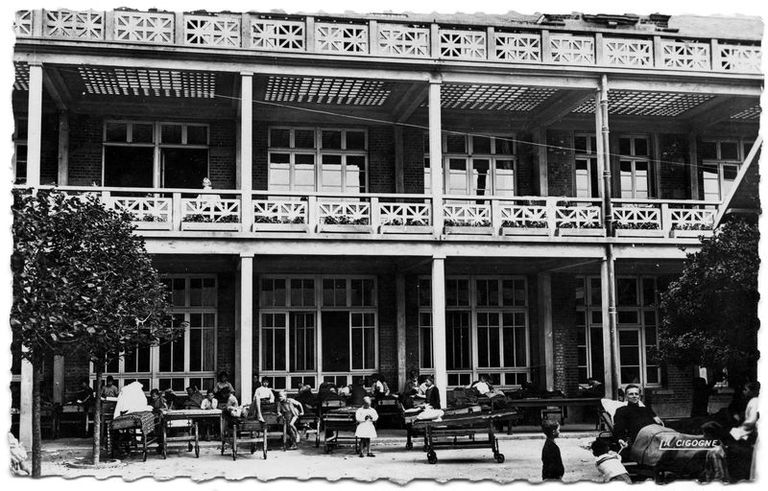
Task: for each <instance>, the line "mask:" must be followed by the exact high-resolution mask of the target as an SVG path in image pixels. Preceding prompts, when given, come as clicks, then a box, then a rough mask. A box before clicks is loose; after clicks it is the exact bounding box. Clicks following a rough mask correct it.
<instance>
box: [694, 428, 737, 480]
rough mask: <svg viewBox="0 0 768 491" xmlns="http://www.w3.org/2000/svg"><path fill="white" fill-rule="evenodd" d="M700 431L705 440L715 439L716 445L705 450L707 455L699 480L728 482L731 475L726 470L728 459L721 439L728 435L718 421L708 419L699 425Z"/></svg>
mask: <svg viewBox="0 0 768 491" xmlns="http://www.w3.org/2000/svg"><path fill="white" fill-rule="evenodd" d="M701 432H702V433H703V434H704V439H705V440H716V441H717V444H716V445H713V446H712V448H710V449H709V450H707V456H706V457H705V460H704V474H703V476H702V479H701V480H702V481H703V482H712V481H722V482H730V481H731V476H730V473H729V472H728V464H727V462H728V461H727V458H726V454H725V448H724V447H723V439H725V438H727V437H728V436H727V435H726V434H725V431H724V430H723V427H722V426H721V425H720V424H719V423H716V422H714V421H709V422H706V423H704V424H703V425H701Z"/></svg>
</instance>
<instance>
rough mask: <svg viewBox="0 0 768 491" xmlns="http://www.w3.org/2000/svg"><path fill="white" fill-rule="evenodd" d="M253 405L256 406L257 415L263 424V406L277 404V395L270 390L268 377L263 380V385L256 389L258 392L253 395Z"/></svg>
mask: <svg viewBox="0 0 768 491" xmlns="http://www.w3.org/2000/svg"><path fill="white" fill-rule="evenodd" d="M253 403H254V404H255V405H256V415H257V417H258V418H259V421H261V422H262V423H263V422H264V416H262V415H261V405H262V404H274V403H275V393H274V392H272V389H270V388H269V379H268V378H267V377H264V378H263V379H261V385H260V386H259V387H256V391H255V392H254V393H253Z"/></svg>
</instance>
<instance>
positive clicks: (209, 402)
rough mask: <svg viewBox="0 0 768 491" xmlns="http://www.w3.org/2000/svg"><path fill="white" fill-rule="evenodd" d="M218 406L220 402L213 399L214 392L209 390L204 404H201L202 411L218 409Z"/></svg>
mask: <svg viewBox="0 0 768 491" xmlns="http://www.w3.org/2000/svg"><path fill="white" fill-rule="evenodd" d="M218 406H219V401H217V400H216V398H215V397H213V391H211V389H208V392H206V394H205V399H203V402H201V403H200V409H216V408H217V407H218Z"/></svg>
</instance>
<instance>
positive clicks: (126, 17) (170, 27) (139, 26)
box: [115, 12, 174, 44]
mask: <svg viewBox="0 0 768 491" xmlns="http://www.w3.org/2000/svg"><path fill="white" fill-rule="evenodd" d="M173 33H174V16H173V14H168V13H161V12H115V39H116V40H118V41H135V42H140V43H158V44H171V43H173V42H174V39H173Z"/></svg>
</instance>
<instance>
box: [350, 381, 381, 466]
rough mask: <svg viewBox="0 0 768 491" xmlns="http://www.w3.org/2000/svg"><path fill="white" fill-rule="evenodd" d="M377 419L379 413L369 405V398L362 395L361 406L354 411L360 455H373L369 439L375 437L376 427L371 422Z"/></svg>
mask: <svg viewBox="0 0 768 491" xmlns="http://www.w3.org/2000/svg"><path fill="white" fill-rule="evenodd" d="M377 419H379V413H377V412H376V410H375V409H373V408H372V407H371V398H370V397H368V396H365V397H363V407H361V408H359V409H358V410H357V411H355V421H357V429H356V430H355V438H359V439H360V457H364V456H366V455H367V456H368V457H375V455H374V454H373V453H371V439H373V438H376V427H375V426H373V422H374V421H376V420H377Z"/></svg>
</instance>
